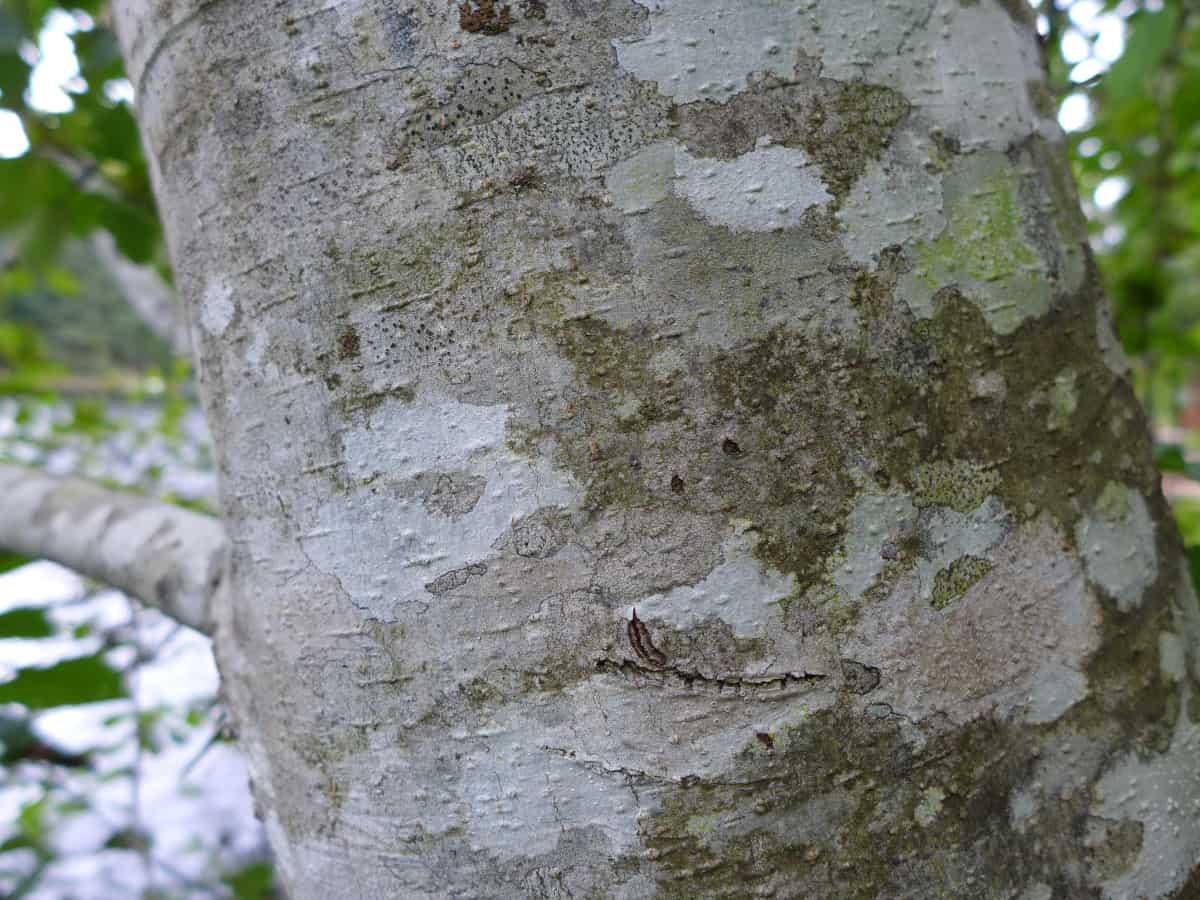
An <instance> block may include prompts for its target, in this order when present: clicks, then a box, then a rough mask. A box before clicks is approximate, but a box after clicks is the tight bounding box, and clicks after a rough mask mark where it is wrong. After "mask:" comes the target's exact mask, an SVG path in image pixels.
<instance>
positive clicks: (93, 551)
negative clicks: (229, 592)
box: [0, 464, 227, 634]
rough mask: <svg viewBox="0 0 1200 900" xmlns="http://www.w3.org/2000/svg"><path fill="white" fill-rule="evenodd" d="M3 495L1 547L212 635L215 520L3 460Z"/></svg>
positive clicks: (222, 547) (218, 569)
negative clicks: (46, 561) (71, 571)
mask: <svg viewBox="0 0 1200 900" xmlns="http://www.w3.org/2000/svg"><path fill="white" fill-rule="evenodd" d="M0 498H3V500H0V547H3V548H4V549H6V550H9V551H11V552H13V553H19V554H22V555H24V556H30V557H34V558H38V559H49V560H53V561H54V562H57V563H61V564H62V565H64V566H67V567H68V568H71V569H74V570H75V571H76V572H79V573H80V574H81V575H86V576H88V577H90V578H95V579H97V580H98V581H103V582H105V583H106V584H109V585H112V586H113V587H115V588H118V589H119V590H122V591H124V592H125V593H127V594H130V595H131V596H134V597H136V598H138V599H139V600H141V601H142V602H143V603H144V604H146V605H147V606H152V607H154V608H156V609H158V610H161V611H162V612H163V613H165V614H166V615H168V616H170V617H171V618H173V619H175V620H176V621H178V622H181V623H182V624H184V625H187V626H189V627H191V628H195V629H196V630H197V631H200V632H203V633H205V634H209V633H211V631H212V622H211V606H212V598H213V596H214V595H215V593H216V591H217V589H218V587H219V586H220V584H221V581H222V579H223V578H224V576H225V567H226V560H227V545H226V540H225V532H224V529H223V528H222V527H221V524H220V522H219V521H218V520H217V519H215V518H213V517H211V516H206V515H202V514H200V513H195V512H191V511H189V510H186V509H183V508H182V507H178V506H173V505H171V504H169V503H163V502H161V501H158V500H151V499H148V498H146V497H140V496H138V495H136V494H130V493H123V492H120V491H112V490H108V489H106V488H102V487H100V486H99V485H96V484H92V483H90V482H87V481H82V480H79V479H76V478H56V477H53V476H50V475H45V474H42V473H40V472H37V471H34V470H32V469H26V468H23V467H20V466H13V465H6V464H0Z"/></svg>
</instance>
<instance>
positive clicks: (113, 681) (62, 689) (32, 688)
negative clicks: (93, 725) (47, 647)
mask: <svg viewBox="0 0 1200 900" xmlns="http://www.w3.org/2000/svg"><path fill="white" fill-rule="evenodd" d="M125 696H128V695H127V694H126V692H125V685H124V682H123V681H122V678H121V673H120V672H118V671H116V670H115V669H113V668H112V667H111V666H109V664H108V663H106V662H105V661H104V659H103V658H101V657H100V656H80V657H76V658H75V659H67V660H63V661H62V662H60V663H56V664H55V665H52V666H49V667H47V668H41V669H33V668H30V669H21V670H20V671H18V672H17V677H16V678H14V679H12V680H11V681H8V682H6V683H4V684H0V703H20V704H22V705H23V706H25V707H27V708H29V709H50V708H52V707H56V706H76V705H79V704H82V703H99V702H101V701H103V700H118V699H120V698H122V697H125Z"/></svg>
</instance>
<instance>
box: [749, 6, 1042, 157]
mask: <svg viewBox="0 0 1200 900" xmlns="http://www.w3.org/2000/svg"><path fill="white" fill-rule="evenodd" d="M757 5H759V6H768V5H769V6H772V7H774V8H775V9H776V10H777V14H776V18H777V20H778V21H780V22H786V21H787V20H788V18H789V17H790V18H791V22H792V28H793V29H794V30H793V32H792V33H793V34H795V35H796V36H797V43H798V44H799V47H800V50H801V51H802V52H804V53H805V54H807V55H809V56H812V57H815V58H818V59H820V60H821V74H822V76H824V77H826V78H836V79H838V80H840V81H865V82H867V83H870V84H885V85H887V86H888V87H890V88H893V89H894V90H898V91H900V92H901V93H903V94H904V95H905V96H906V97H908V99H909V101H910V102H911V103H912V104H913V106H914V107H915V109H916V115H917V116H919V117H920V118H921V119H923V120H924V122H925V123H927V125H928V126H936V127H938V128H939V129H940V130H941V131H942V132H943V133H944V134H946V135H948V136H953V137H954V138H957V139H958V140H959V141H960V142H961V144H962V148H963V149H964V150H968V151H970V150H976V149H980V148H984V147H986V148H990V149H994V150H1003V149H1005V148H1006V147H1007V146H1008V145H1010V144H1012V143H1016V142H1019V141H1021V140H1023V139H1024V138H1026V137H1028V136H1029V135H1030V134H1032V133H1035V132H1040V133H1044V134H1047V135H1053V134H1056V133H1057V128H1056V126H1055V124H1054V123H1053V122H1052V121H1051V120H1048V119H1047V118H1045V117H1044V116H1042V115H1041V113H1039V111H1038V109H1037V108H1036V107H1035V105H1034V102H1033V100H1032V98H1031V97H1030V95H1029V91H1028V89H1027V82H1028V81H1029V79H1030V78H1031V74H1030V73H1034V72H1037V71H1038V70H1039V66H1040V63H1039V56H1038V48H1037V43H1036V41H1035V39H1034V35H1033V33H1032V30H1027V29H1024V28H1021V27H1020V26H1018V25H1017V23H1016V22H1014V21H1013V19H1012V17H1011V16H1010V15H1009V14H1008V13H1007V12H1005V11H1004V9H1003V8H1002V6H1001V5H1000V4H998V3H972V4H962V3H959V2H957V0H935V2H932V3H879V2H878V0H824V2H814V3H806V4H801V5H796V6H792V5H790V4H774V3H771V2H770V0H759V3H758V4H757Z"/></svg>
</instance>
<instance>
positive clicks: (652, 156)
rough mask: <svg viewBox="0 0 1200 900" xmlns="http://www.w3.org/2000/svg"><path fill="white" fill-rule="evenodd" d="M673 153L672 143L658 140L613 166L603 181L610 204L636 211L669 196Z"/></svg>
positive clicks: (672, 181)
mask: <svg viewBox="0 0 1200 900" xmlns="http://www.w3.org/2000/svg"><path fill="white" fill-rule="evenodd" d="M675 153H676V146H675V144H673V143H671V142H670V141H659V142H658V143H654V144H651V145H650V146H648V147H646V148H645V149H643V150H641V151H640V152H639V153H637V154H636V155H634V156H631V157H629V159H623V160H621V161H620V162H619V163H617V164H616V165H615V166H613V168H612V171H611V172H609V173H608V178H607V179H606V180H605V184H606V186H607V188H608V192H609V193H610V194H612V198H613V205H615V206H616V207H617V209H619V210H621V211H622V212H625V213H639V212H645V211H646V210H648V209H649V208H650V207H652V206H654V205H655V204H656V203H659V202H661V201H663V200H666V199H667V198H668V197H670V196H671V191H672V187H673V185H674V182H675Z"/></svg>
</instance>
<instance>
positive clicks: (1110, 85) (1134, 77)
mask: <svg viewBox="0 0 1200 900" xmlns="http://www.w3.org/2000/svg"><path fill="white" fill-rule="evenodd" d="M1127 22H1128V24H1129V25H1130V27H1131V28H1132V30H1133V33H1132V34H1131V35H1130V36H1129V40H1128V41H1127V42H1126V44H1125V52H1124V53H1122V54H1121V58H1120V59H1118V60H1117V61H1116V62H1115V63H1113V66H1112V68H1111V69H1109V70H1108V74H1107V75H1106V76H1105V77H1104V89H1105V91H1106V92H1107V93H1108V96H1109V97H1111V98H1112V99H1113V100H1116V101H1118V102H1124V101H1125V100H1129V99H1131V98H1134V97H1139V96H1143V95H1144V93H1145V90H1146V84H1147V81H1149V80H1151V79H1152V77H1153V76H1154V75H1155V73H1156V70H1157V69H1158V68H1159V67H1160V66H1161V64H1162V61H1163V59H1164V58H1165V57H1166V55H1167V50H1169V49H1170V47H1171V42H1172V40H1174V38H1175V32H1176V28H1177V26H1178V22H1179V10H1178V9H1176V8H1175V7H1174V6H1166V7H1165V8H1164V9H1162V10H1161V11H1160V12H1157V13H1147V12H1141V13H1138V14H1136V15H1133V16H1130V17H1129V19H1128V20H1127ZM1147 105H1148V104H1147Z"/></svg>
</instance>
